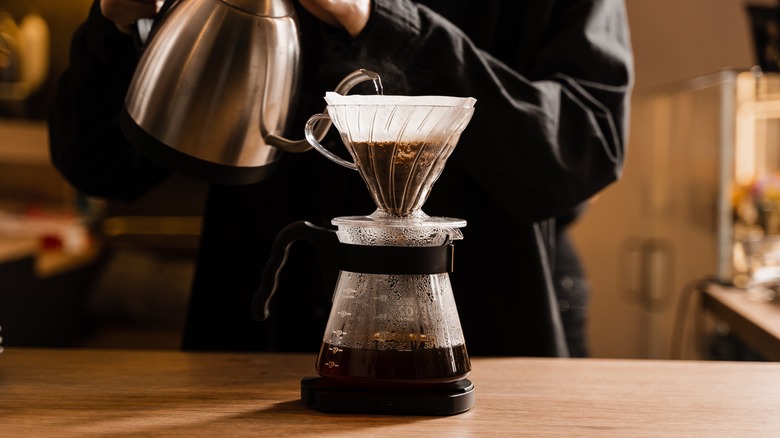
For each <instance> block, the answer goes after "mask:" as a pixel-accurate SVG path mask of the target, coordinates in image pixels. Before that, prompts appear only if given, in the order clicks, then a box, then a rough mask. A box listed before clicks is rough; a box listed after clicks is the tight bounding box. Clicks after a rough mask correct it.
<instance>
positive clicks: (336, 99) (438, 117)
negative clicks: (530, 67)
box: [304, 92, 476, 218]
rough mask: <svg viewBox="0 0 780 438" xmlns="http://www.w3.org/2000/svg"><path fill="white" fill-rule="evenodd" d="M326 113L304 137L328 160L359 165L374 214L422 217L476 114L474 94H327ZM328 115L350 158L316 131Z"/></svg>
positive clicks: (308, 126) (310, 125)
mask: <svg viewBox="0 0 780 438" xmlns="http://www.w3.org/2000/svg"><path fill="white" fill-rule="evenodd" d="M325 100H326V102H327V103H328V106H327V108H326V109H327V112H326V113H323V114H316V115H314V116H312V117H311V118H310V119H309V120H308V122H307V123H306V128H305V130H304V132H305V135H306V140H307V141H308V142H309V143H310V144H311V145H312V147H313V148H314V149H316V150H317V151H318V152H320V153H322V154H323V155H325V156H326V157H327V158H329V159H330V160H332V161H334V162H336V163H338V164H340V165H342V166H345V167H347V168H350V169H355V170H357V171H358V172H359V173H360V175H361V176H362V177H363V180H364V181H365V182H366V185H367V186H368V190H369V192H370V194H371V197H372V198H373V200H374V202H375V203H376V206H377V211H376V212H374V214H373V215H372V216H373V217H398V218H405V217H425V214H424V213H423V212H422V205H423V204H424V203H425V200H426V199H427V198H428V195H429V193H430V190H431V187H432V186H433V183H434V182H436V180H437V179H438V177H439V175H440V174H441V172H442V170H443V169H444V164H445V162H446V160H447V158H449V156H450V154H451V153H452V151H453V149H454V148H455V145H456V144H457V142H458V139H459V138H460V134H461V133H462V132H463V130H464V129H465V128H466V125H468V122H469V121H470V120H471V116H472V115H473V113H474V103H475V102H476V99H473V98H458V97H449V96H390V95H388V96H383V95H378V96H368V95H352V96H342V95H340V94H338V93H333V92H329V93H326V95H325ZM321 120H331V121H332V122H333V124H334V125H335V126H336V128H337V129H338V131H339V133H340V134H341V138H342V141H343V142H344V145H345V146H346V147H347V150H348V151H349V153H350V154H351V156H352V158H353V160H354V163H353V162H350V161H347V160H344V159H342V158H341V157H339V156H337V155H335V154H333V153H332V152H331V151H329V150H328V149H326V148H325V147H323V146H322V145H321V144H320V143H319V142H318V141H317V138H316V136H315V135H314V132H315V127H316V126H317V124H318V123H319V122H320V121H321Z"/></svg>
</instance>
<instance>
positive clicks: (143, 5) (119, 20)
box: [100, 0, 157, 33]
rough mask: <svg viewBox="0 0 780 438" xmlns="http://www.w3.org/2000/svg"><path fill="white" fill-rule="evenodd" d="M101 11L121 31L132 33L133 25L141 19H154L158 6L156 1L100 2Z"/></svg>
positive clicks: (112, 0) (101, 0)
mask: <svg viewBox="0 0 780 438" xmlns="http://www.w3.org/2000/svg"><path fill="white" fill-rule="evenodd" d="M100 11H101V12H102V13H103V16H105V17H106V18H108V19H109V20H111V21H113V22H114V24H116V26H117V27H118V28H119V30H121V31H123V32H125V33H130V28H131V26H132V24H133V23H135V22H136V21H138V20H139V19H141V18H152V17H154V15H155V14H156V13H157V5H156V1H155V0H100Z"/></svg>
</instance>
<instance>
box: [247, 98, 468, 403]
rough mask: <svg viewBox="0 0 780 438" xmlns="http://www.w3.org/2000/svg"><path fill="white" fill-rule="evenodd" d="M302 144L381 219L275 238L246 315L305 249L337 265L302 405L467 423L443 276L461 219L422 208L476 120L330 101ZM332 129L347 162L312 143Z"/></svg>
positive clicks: (455, 110)
mask: <svg viewBox="0 0 780 438" xmlns="http://www.w3.org/2000/svg"><path fill="white" fill-rule="evenodd" d="M325 99H326V102H327V104H328V105H327V107H326V110H327V112H326V113H323V114H317V115H314V116H312V117H311V118H310V119H309V121H308V122H307V124H306V128H305V130H304V131H305V133H306V139H307V140H308V141H309V143H311V145H312V147H314V148H315V149H316V150H317V151H319V152H320V153H322V154H323V155H325V156H326V157H327V158H329V159H331V160H333V161H335V162H337V163H339V164H340V165H342V166H345V167H348V168H350V169H355V170H357V171H358V172H359V173H360V175H361V176H362V177H363V179H364V181H365V182H366V185H367V186H368V189H369V191H370V193H371V196H372V198H373V199H374V201H375V203H376V206H377V209H376V211H374V212H373V213H371V214H369V215H367V216H345V217H337V218H334V219H333V220H332V223H333V225H335V226H336V227H337V229H336V230H333V229H324V228H319V227H315V226H313V225H311V224H309V223H306V222H299V223H294V224H291V225H289V226H288V227H287V228H286V229H285V230H283V231H282V233H280V234H279V236H278V237H277V240H276V243H275V247H274V254H273V255H272V258H271V260H269V263H268V264H267V265H266V267H265V270H264V272H263V279H262V284H261V287H260V289H259V290H258V293H257V295H256V296H255V301H254V303H253V306H254V307H253V312H254V314H255V317H256V318H258V319H264V318H266V317H268V316H269V313H270V308H269V304H270V300H271V298H272V296H273V294H274V292H275V290H276V283H275V281H276V278H277V277H278V273H279V271H280V270H281V269H282V266H283V265H284V261H285V259H286V252H287V250H288V248H289V247H290V245H291V244H292V243H293V242H295V241H297V240H308V241H310V242H312V243H315V245H317V246H319V247H320V249H321V250H322V251H324V252H326V253H328V258H329V259H333V260H338V270H339V277H338V281H337V284H336V289H335V292H334V295H333V305H332V307H331V313H330V317H329V319H328V323H327V326H326V328H325V333H324V335H323V341H322V345H321V349H320V352H319V355H318V357H317V362H316V365H315V368H316V371H317V373H318V374H319V377H312V378H305V379H303V381H302V383H301V395H302V398H303V399H304V401H306V403H307V404H308V405H309V406H311V407H313V408H315V409H318V410H321V411H324V412H352V413H384V414H419V415H451V414H457V413H461V412H464V411H467V410H468V409H470V408H471V406H472V405H473V402H474V395H473V392H474V386H473V384H472V383H471V382H470V381H469V380H468V379H467V377H468V375H469V373H470V372H471V363H470V360H469V357H468V353H467V350H466V344H465V340H464V336H463V333H462V330H461V326H460V320H459V317H458V313H457V308H456V304H455V300H454V297H453V293H452V287H451V284H450V279H449V272H451V271H452V269H453V249H454V241H456V240H460V239H462V238H463V236H462V234H461V232H460V228H462V227H464V226H465V225H466V221H465V220H463V219H455V218H447V217H430V216H428V215H427V214H425V213H424V212H423V211H422V206H423V204H424V203H425V200H426V199H427V197H428V194H429V193H430V191H431V188H432V186H433V184H434V182H435V181H436V179H437V178H438V177H439V175H440V174H441V172H442V170H443V169H444V165H445V162H446V160H447V158H448V157H449V156H450V154H451V153H452V151H453V149H454V147H455V145H456V144H457V141H458V139H459V137H460V134H461V133H462V132H463V130H464V129H465V128H466V126H467V125H468V122H469V120H470V119H471V116H472V114H473V112H474V103H475V100H474V99H472V98H456V97H448V96H384V95H377V96H361V95H355V96H344V95H340V94H337V93H327V94H326V96H325ZM323 120H324V121H326V122H328V121H332V123H333V125H335V126H336V128H337V129H338V131H339V133H340V134H341V138H342V140H343V142H344V144H345V146H346V147H347V149H348V150H349V152H350V154H351V156H352V158H353V159H354V162H352V161H347V160H343V159H341V158H340V157H338V156H337V155H335V154H333V153H331V152H330V151H328V150H327V149H325V148H324V147H323V146H322V145H320V143H319V142H318V140H317V136H316V135H315V131H316V127H317V126H318V124H320V123H322V122H323Z"/></svg>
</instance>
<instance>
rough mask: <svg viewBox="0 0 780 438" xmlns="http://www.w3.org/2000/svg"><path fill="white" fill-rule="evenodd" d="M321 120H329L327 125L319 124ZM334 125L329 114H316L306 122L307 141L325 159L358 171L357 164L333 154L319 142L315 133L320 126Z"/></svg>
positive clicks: (304, 130)
mask: <svg viewBox="0 0 780 438" xmlns="http://www.w3.org/2000/svg"><path fill="white" fill-rule="evenodd" d="M320 120H327V123H322V124H321V123H319V122H320ZM331 124H332V122H331V120H330V116H329V115H328V114H327V113H322V114H315V115H313V116H311V117H309V120H307V121H306V127H305V128H304V129H303V133H304V135H305V136H306V141H308V142H309V144H311V147H313V148H314V149H315V150H316V151H317V152H319V153H321V154H322V155H324V156H325V158H327V159H329V160H330V161H333V162H334V163H336V164H340V165H342V166H344V167H346V168H347V169H352V170H357V166H356V165H355V163H353V162H351V161H347V160H345V159H343V158H341V157H339V156H338V155H336V154H334V153H333V152H331V151H329V150H328V149H326V148H325V146H323V145H322V144H320V142H319V141H317V137H316V134H315V132H314V129H315V128H316V127H317V126H319V125H327V126H328V127H330V125H331Z"/></svg>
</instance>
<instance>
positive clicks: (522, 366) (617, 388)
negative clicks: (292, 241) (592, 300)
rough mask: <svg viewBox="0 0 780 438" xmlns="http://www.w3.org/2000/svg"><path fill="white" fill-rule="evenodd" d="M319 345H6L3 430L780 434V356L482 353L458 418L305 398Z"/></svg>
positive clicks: (11, 433)
mask: <svg viewBox="0 0 780 438" xmlns="http://www.w3.org/2000/svg"><path fill="white" fill-rule="evenodd" d="M314 359H315V358H314V356H312V355H280V354H259V353H252V354H232V353H231V354H227V353H184V352H178V351H131V350H124V351H122V350H99V349H93V350H68V349H63V350H48V349H24V348H7V349H6V350H5V352H3V353H2V354H0V436H2V437H6V438H10V437H71V436H73V437H91V436H121V437H135V436H139V437H140V436H144V437H147V436H186V437H200V436H207V437H242V436H272V437H277V436H278V437H282V436H284V437H287V436H312V437H350V436H356V437H357V436H360V437H370V436H376V437H394V438H395V437H417V438H422V437H469V436H532V437H545V436H554V437H573V436H588V437H590V436H593V437H653V436H658V437H661V436H663V437H719V436H722V437H750V436H768V437H769V436H779V435H780V415H778V411H779V410H780V364H775V363H758V362H753V363H748V362H742V363H736V362H695V361H642V360H608V359H536V358H472V363H473V369H474V370H473V372H472V374H471V376H470V379H471V380H472V381H473V382H474V384H475V386H476V393H475V394H476V402H475V406H474V407H473V408H472V409H471V410H470V411H468V412H466V413H463V414H459V415H454V416H448V417H417V416H382V415H334V414H323V413H320V412H317V411H314V410H311V409H309V408H307V407H305V406H303V404H302V402H301V401H300V384H299V382H300V379H301V378H302V377H303V376H307V375H313V374H314V371H313V368H314Z"/></svg>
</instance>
